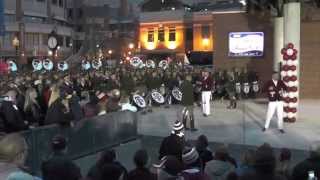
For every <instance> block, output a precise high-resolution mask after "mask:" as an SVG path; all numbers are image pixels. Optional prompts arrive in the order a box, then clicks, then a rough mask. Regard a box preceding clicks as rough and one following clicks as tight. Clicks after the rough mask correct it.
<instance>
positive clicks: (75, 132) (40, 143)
mask: <svg viewBox="0 0 320 180" xmlns="http://www.w3.org/2000/svg"><path fill="white" fill-rule="evenodd" d="M21 134H22V135H23V136H24V137H25V139H26V141H27V144H28V156H27V167H29V168H30V170H31V171H32V172H34V173H39V172H40V167H41V163H42V162H43V161H45V160H47V159H48V158H49V157H50V156H51V154H52V151H51V146H50V142H51V139H52V138H53V137H54V136H55V135H57V134H61V135H64V136H65V137H66V138H67V140H68V152H67V154H68V156H69V157H70V158H71V159H74V160H75V159H79V158H81V157H84V156H87V155H90V154H95V153H97V152H99V151H101V150H103V149H106V148H108V147H113V146H116V145H119V144H122V143H125V142H128V141H130V140H134V139H136V138H138V133H137V114H136V113H132V112H129V111H124V112H115V113H110V114H106V115H103V116H96V117H93V118H87V119H83V120H81V121H79V122H77V123H76V125H75V126H74V127H72V128H70V127H69V128H67V127H60V126H57V125H52V126H44V127H40V128H36V129H32V130H29V131H25V132H21Z"/></svg>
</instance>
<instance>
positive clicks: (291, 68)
mask: <svg viewBox="0 0 320 180" xmlns="http://www.w3.org/2000/svg"><path fill="white" fill-rule="evenodd" d="M289 69H290V70H291V71H295V70H297V66H295V65H293V66H290V67H289Z"/></svg>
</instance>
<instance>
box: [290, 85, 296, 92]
mask: <svg viewBox="0 0 320 180" xmlns="http://www.w3.org/2000/svg"><path fill="white" fill-rule="evenodd" d="M289 91H291V92H297V91H298V88H297V87H296V86H293V87H291V88H289Z"/></svg>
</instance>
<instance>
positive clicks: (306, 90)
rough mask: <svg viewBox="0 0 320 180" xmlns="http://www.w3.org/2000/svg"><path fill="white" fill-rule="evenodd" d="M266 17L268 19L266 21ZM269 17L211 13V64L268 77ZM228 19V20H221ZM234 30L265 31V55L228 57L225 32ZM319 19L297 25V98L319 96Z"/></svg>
mask: <svg viewBox="0 0 320 180" xmlns="http://www.w3.org/2000/svg"><path fill="white" fill-rule="evenodd" d="M268 19H269V20H268ZM271 19H272V18H270V17H265V18H262V17H261V16H259V15H257V16H250V15H248V14H245V13H243V14H216V15H214V33H213V34H214V39H215V40H216V48H215V52H214V67H215V68H218V69H219V68H222V69H230V68H233V67H238V68H248V69H252V70H254V71H257V72H258V74H259V75H260V79H261V80H262V82H265V81H266V80H268V79H270V77H271V73H272V64H273V62H272V59H273V24H272V21H271ZM225 22H228V23H225ZM236 31H262V32H264V33H265V51H264V52H265V54H264V57H263V58H231V57H228V34H229V32H236ZM319 32H320V22H319V21H310V22H302V24H301V52H300V53H301V54H300V55H301V66H300V78H301V79H300V97H301V98H303V99H306V98H320V91H319V90H320V71H319V67H320V60H319V55H318V54H319V50H320V35H319Z"/></svg>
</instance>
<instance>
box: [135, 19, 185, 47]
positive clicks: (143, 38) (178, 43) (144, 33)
mask: <svg viewBox="0 0 320 180" xmlns="http://www.w3.org/2000/svg"><path fill="white" fill-rule="evenodd" d="M162 26H163V27H164V30H165V41H164V42H159V41H158V35H159V33H158V30H159V27H160V26H159V24H149V25H140V44H141V50H142V51H147V50H158V51H175V52H184V51H185V43H184V42H185V40H184V39H185V37H184V25H183V24H182V23H166V24H162ZM169 27H175V29H176V40H175V41H169ZM149 28H153V29H154V42H148V29H149Z"/></svg>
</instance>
